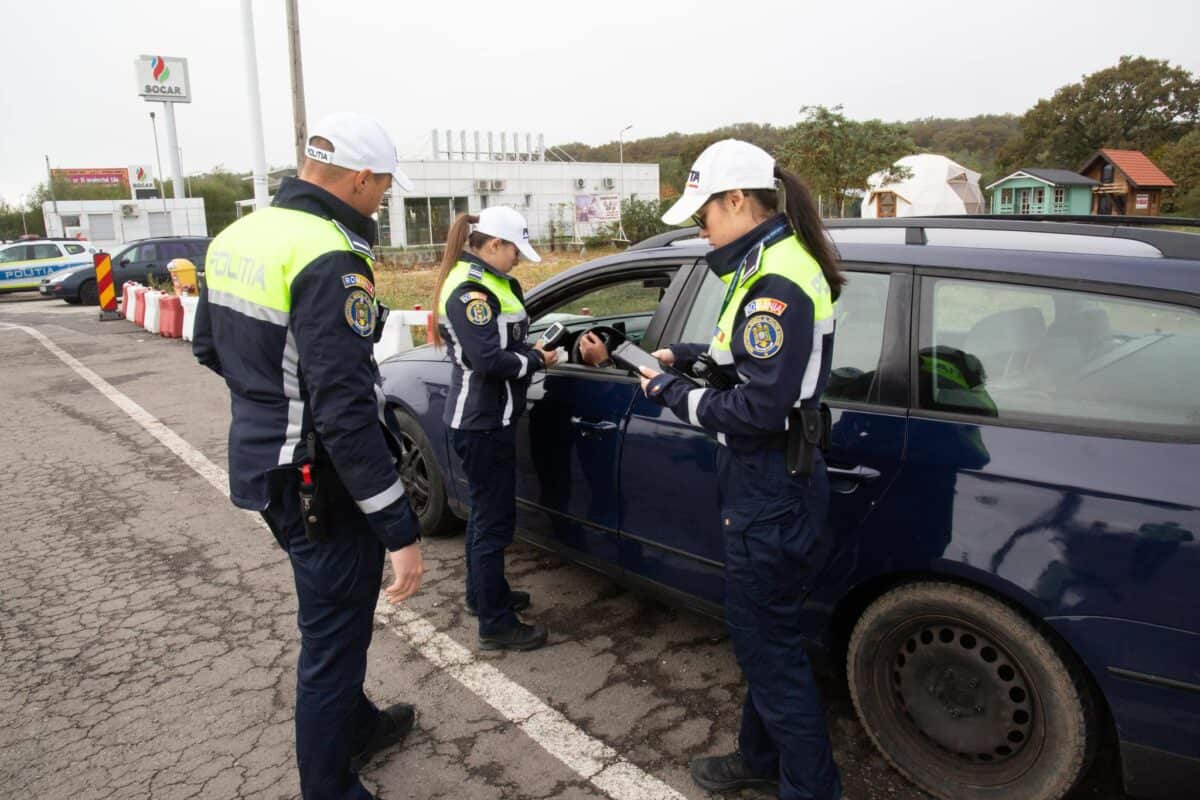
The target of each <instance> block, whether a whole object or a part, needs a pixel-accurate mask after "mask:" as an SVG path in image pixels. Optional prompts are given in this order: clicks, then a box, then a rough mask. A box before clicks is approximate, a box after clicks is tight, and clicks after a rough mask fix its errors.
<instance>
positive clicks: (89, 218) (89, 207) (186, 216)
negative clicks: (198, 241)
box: [42, 197, 208, 250]
mask: <svg viewBox="0 0 1200 800" xmlns="http://www.w3.org/2000/svg"><path fill="white" fill-rule="evenodd" d="M55 206H56V204H55V203H54V202H52V201H49V200H48V201H46V202H45V203H42V217H43V218H44V219H45V221H46V235H47V236H77V235H79V234H83V237H84V238H85V239H87V240H88V241H89V242H91V243H92V244H94V245H96V246H98V247H101V248H104V249H106V250H112V249H113V248H115V247H117V246H118V245H120V244H122V243H123V242H130V241H133V240H134V239H145V238H147V237H150V236H207V235H208V222H207V220H206V219H205V216H204V198H202V197H189V198H184V199H180V200H171V199H166V200H162V199H157V198H153V199H145V200H128V199H125V200H59V201H58V203H57V209H58V211H57V213H55Z"/></svg>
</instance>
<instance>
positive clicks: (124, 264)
mask: <svg viewBox="0 0 1200 800" xmlns="http://www.w3.org/2000/svg"><path fill="white" fill-rule="evenodd" d="M121 266H122V267H128V266H129V259H128V258H122V259H121Z"/></svg>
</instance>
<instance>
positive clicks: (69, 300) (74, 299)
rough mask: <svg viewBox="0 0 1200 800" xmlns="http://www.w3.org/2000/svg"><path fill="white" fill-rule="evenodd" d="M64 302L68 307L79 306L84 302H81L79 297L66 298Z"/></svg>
mask: <svg viewBox="0 0 1200 800" xmlns="http://www.w3.org/2000/svg"><path fill="white" fill-rule="evenodd" d="M63 302H64V303H66V304H67V305H69V306H77V305H79V304H80V303H81V302H82V301H81V300H80V299H79V298H78V297H64V298H63Z"/></svg>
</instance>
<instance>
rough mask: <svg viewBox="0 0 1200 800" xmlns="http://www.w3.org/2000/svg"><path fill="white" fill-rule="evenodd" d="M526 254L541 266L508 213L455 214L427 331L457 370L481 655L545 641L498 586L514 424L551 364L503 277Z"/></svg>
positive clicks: (455, 401)
mask: <svg viewBox="0 0 1200 800" xmlns="http://www.w3.org/2000/svg"><path fill="white" fill-rule="evenodd" d="M464 246H465V249H464ZM522 255H524V256H525V257H526V258H528V259H529V260H530V261H541V258H540V257H539V256H538V254H537V253H536V252H535V251H534V249H533V248H532V247H531V246H530V245H529V227H528V226H527V225H526V223H525V218H524V217H522V216H521V215H520V214H519V213H517V212H516V211H514V210H513V209H511V208H506V207H502V206H497V207H493V208H486V209H484V210H483V211H482V212H480V214H479V216H478V217H473V216H468V215H466V214H460V215H459V217H458V218H457V219H456V220H455V221H454V225H453V226H452V227H451V228H450V234H449V236H448V241H447V242H446V253H445V255H444V256H443V258H442V266H441V272H440V274H439V276H438V284H437V289H436V290H435V296H436V298H437V302H436V303H435V304H434V320H433V322H434V324H433V325H432V326H431V328H432V331H433V339H434V343H435V344H439V345H442V344H444V345H445V346H446V348H447V349H448V350H449V351H450V360H451V362H452V363H453V364H454V370H453V376H452V378H451V382H450V393H449V396H448V397H447V399H446V411H445V415H444V417H445V422H446V424H447V425H449V426H450V428H451V429H452V436H453V440H454V449H455V451H456V452H457V453H458V455H459V457H460V458H461V459H462V463H463V469H464V471H465V472H466V474H467V483H468V484H469V487H470V493H471V516H470V520H469V521H468V523H467V532H466V552H467V608H468V610H469V611H471V612H472V613H478V615H479V646H480V647H481V648H483V649H486V650H493V649H509V650H533V649H535V648H538V647H541V646H542V645H543V644H544V643H545V642H546V629H545V628H543V627H542V626H540V625H526V624H524V623H523V622H521V621H520V620H519V619H518V618H517V615H516V612H517V611H520V610H522V609H524V608H526V607H528V606H529V595H528V594H526V593H525V592H514V591H512V589H511V588H510V587H509V585H508V581H507V580H505V578H504V549H505V547H507V546H508V545H509V544H510V543H511V542H512V539H513V530H514V526H515V525H516V463H517V458H516V435H515V430H514V426H513V422H514V420H516V419H517V418H518V417H520V415H521V411H522V410H523V408H524V405H525V389H526V387H527V386H528V383H529V376H530V375H531V374H532V373H533V372H534V371H535V370H538V369H542V368H544V367H549V366H553V365H554V363H555V361H556V360H557V357H556V355H555V354H554V352H553V351H551V352H546V351H544V350H542V349H541V348H539V347H536V346H533V347H531V346H529V345H527V344H526V343H525V334H526V332H527V331H528V330H529V318H528V316H527V315H526V314H525V307H524V305H523V300H522V294H521V286H520V284H518V283H517V281H516V280H515V279H514V278H510V277H508V273H509V272H511V271H512V270H513V268H514V267H516V266H517V263H518V262H519V261H520V260H521V256H522Z"/></svg>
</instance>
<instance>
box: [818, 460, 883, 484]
mask: <svg viewBox="0 0 1200 800" xmlns="http://www.w3.org/2000/svg"><path fill="white" fill-rule="evenodd" d="M825 473H826V474H827V475H828V476H829V477H831V478H838V479H839V480H843V481H855V482H857V483H864V482H866V481H873V480H875V479H876V478H878V477H879V475H880V472H879V470H877V469H871V468H870V467H864V466H862V465H861V464H859V465H857V466H853V467H831V466H826V467H825Z"/></svg>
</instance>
